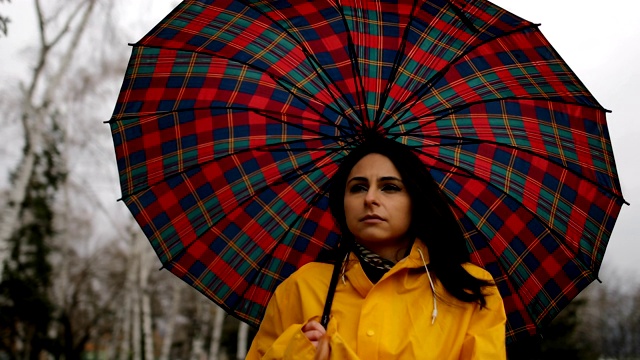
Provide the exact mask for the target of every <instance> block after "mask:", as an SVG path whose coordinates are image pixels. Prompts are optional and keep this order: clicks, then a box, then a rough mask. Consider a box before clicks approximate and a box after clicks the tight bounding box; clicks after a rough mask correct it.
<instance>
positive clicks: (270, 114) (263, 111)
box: [104, 106, 346, 140]
mask: <svg viewBox="0 0 640 360" xmlns="http://www.w3.org/2000/svg"><path fill="white" fill-rule="evenodd" d="M207 109H215V110H223V109H226V110H239V111H247V112H253V113H255V114H258V115H262V116H264V117H267V118H269V119H272V120H275V121H277V122H280V123H282V124H286V125H289V126H292V127H295V128H298V129H301V130H306V131H309V132H312V133H314V134H316V135H322V136H325V137H327V138H330V139H335V140H338V139H341V137H338V136H331V135H327V134H325V133H321V132H318V131H316V130H312V129H309V128H306V127H304V126H302V125H299V124H296V123H291V122H287V121H284V120H283V119H282V118H280V117H278V116H277V114H282V115H285V116H286V117H291V118H296V119H300V120H308V121H309V122H314V123H318V124H325V125H328V126H332V127H334V128H336V129H337V130H338V131H340V133H342V134H344V133H345V132H346V128H345V127H344V126H342V125H339V124H337V123H334V122H331V121H328V120H327V119H326V118H323V117H321V118H320V119H324V120H327V121H319V120H318V119H311V118H305V117H300V116H296V115H291V114H285V113H279V112H277V111H269V110H267V109H259V108H250V107H241V106H208V107H193V108H189V109H175V110H168V111H164V112H155V113H147V114H137V115H126V116H121V117H118V118H112V119H110V120H107V121H105V122H104V123H106V124H113V123H117V122H121V121H123V120H131V119H137V118H149V117H162V116H165V115H169V114H176V113H180V112H183V111H194V110H196V111H197V110H207ZM274 114H275V115H274Z"/></svg>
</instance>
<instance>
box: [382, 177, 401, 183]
mask: <svg viewBox="0 0 640 360" xmlns="http://www.w3.org/2000/svg"><path fill="white" fill-rule="evenodd" d="M378 181H399V182H402V179H400V178H398V177H395V176H383V177H381V178H379V179H378Z"/></svg>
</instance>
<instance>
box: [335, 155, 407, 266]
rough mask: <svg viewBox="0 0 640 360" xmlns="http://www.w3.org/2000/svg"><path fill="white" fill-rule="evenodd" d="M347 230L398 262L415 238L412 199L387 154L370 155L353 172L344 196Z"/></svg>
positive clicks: (376, 250)
mask: <svg viewBox="0 0 640 360" xmlns="http://www.w3.org/2000/svg"><path fill="white" fill-rule="evenodd" d="M344 212H345V216H346V220H347V227H348V228H349V231H351V233H352V234H353V235H354V237H355V240H356V241H357V242H358V243H360V244H362V245H363V246H365V247H366V248H368V249H369V250H371V251H373V252H375V253H377V254H378V255H380V256H382V257H385V258H388V259H391V260H397V259H395V257H396V256H397V254H396V253H397V251H398V250H401V249H405V248H406V247H407V246H408V244H409V242H410V241H411V239H407V238H406V235H407V232H408V230H409V226H410V224H411V198H410V197H409V194H408V193H407V190H406V188H405V186H404V183H403V182H402V178H401V177H400V173H399V172H398V169H396V167H395V166H394V165H393V163H392V162H391V160H389V158H387V157H386V156H384V155H380V154H375V153H373V154H369V155H366V156H365V157H363V158H362V159H361V160H360V161H358V162H357V163H356V165H355V166H354V167H353V169H351V172H350V173H349V176H348V177H347V183H346V187H345V193H344Z"/></svg>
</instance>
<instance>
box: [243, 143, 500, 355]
mask: <svg viewBox="0 0 640 360" xmlns="http://www.w3.org/2000/svg"><path fill="white" fill-rule="evenodd" d="M329 197H330V207H331V211H332V214H333V216H334V218H335V220H336V222H337V224H338V226H339V227H340V230H341V231H342V234H343V237H342V240H341V245H340V249H339V251H338V255H337V261H336V264H335V265H330V264H324V263H310V264H307V265H305V266H303V267H302V268H300V269H299V270H298V271H296V272H295V273H294V274H292V275H291V276H290V277H289V278H288V279H286V280H285V281H284V282H283V283H282V284H281V285H280V286H279V287H278V289H277V290H276V292H275V294H274V296H273V297H272V299H271V301H270V302H269V305H268V307H267V310H266V314H265V317H264V319H263V321H262V323H261V326H260V330H259V331H258V333H257V335H256V337H255V339H254V341H253V343H252V346H251V349H250V350H249V354H248V356H247V359H313V358H314V356H315V355H316V351H317V352H318V354H317V355H318V356H319V358H330V359H367V360H369V359H504V358H506V355H505V343H504V339H505V321H506V318H505V312H504V308H503V305H502V299H501V298H500V295H499V293H498V291H497V289H496V288H495V286H494V285H493V282H492V279H491V276H490V275H489V273H488V272H486V271H485V270H483V269H481V268H479V267H477V266H474V265H472V264H470V263H469V262H468V261H469V254H468V251H467V249H466V245H465V239H464V236H463V233H462V230H461V228H460V226H459V225H458V223H457V221H456V219H455V217H454V215H453V213H452V211H451V209H450V208H449V205H448V203H447V201H446V199H445V198H444V196H443V195H442V193H441V192H440V190H439V188H438V186H437V184H436V183H435V181H434V180H433V179H432V178H431V176H430V174H429V172H428V171H427V169H426V168H425V166H424V164H423V163H422V162H421V161H420V159H419V158H418V157H417V156H416V155H415V154H414V153H413V152H412V151H411V150H410V149H409V148H408V147H406V146H404V145H401V144H399V143H397V142H395V141H392V140H387V139H382V138H375V139H373V140H369V141H366V142H365V143H364V144H362V145H360V146H359V147H358V148H356V149H355V150H353V151H352V152H351V153H350V154H349V155H348V156H347V157H346V158H345V159H344V161H343V162H342V164H341V165H340V168H339V169H338V171H337V173H336V174H335V175H334V176H333V178H332V179H331V188H330V194H329ZM343 258H345V260H344V261H342V259H343ZM334 267H335V269H336V271H333V273H334V275H333V276H331V274H332V270H333V268H334ZM330 280H332V281H330ZM327 293H328V294H329V296H328V297H327V299H326V301H325V294H327ZM332 297H333V305H331V303H332V299H331V298H332ZM325 302H326V303H327V304H329V305H328V306H327V309H329V308H330V309H331V313H330V314H331V315H330V318H329V319H330V320H329V321H328V325H327V327H326V328H325V326H323V325H321V323H320V322H319V321H320V315H321V314H322V313H323V307H324V306H325ZM325 313H328V312H325ZM319 344H320V345H319Z"/></svg>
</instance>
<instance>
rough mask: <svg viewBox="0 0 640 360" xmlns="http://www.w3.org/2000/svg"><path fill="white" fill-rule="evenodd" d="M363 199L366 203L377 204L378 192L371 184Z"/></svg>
mask: <svg viewBox="0 0 640 360" xmlns="http://www.w3.org/2000/svg"><path fill="white" fill-rule="evenodd" d="M364 201H365V204H366V205H378V194H377V192H376V190H375V189H374V188H373V186H372V187H370V188H369V190H368V191H367V194H366V196H365V197H364Z"/></svg>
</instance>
